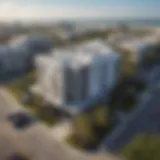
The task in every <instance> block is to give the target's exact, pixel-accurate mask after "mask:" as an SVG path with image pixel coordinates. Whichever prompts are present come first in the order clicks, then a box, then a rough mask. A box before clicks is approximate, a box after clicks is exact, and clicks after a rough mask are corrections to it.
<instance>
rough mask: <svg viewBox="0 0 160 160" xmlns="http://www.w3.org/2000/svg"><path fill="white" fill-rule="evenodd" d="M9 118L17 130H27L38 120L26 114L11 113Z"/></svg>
mask: <svg viewBox="0 0 160 160" xmlns="http://www.w3.org/2000/svg"><path fill="white" fill-rule="evenodd" d="M7 118H8V120H9V121H11V122H12V124H13V125H14V126H15V128H17V129H25V128H26V127H29V126H30V125H32V124H34V123H35V122H36V118H34V117H32V116H31V115H29V114H28V113H25V112H16V113H11V114H9V115H8V117H7Z"/></svg>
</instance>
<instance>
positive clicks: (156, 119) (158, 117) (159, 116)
mask: <svg viewBox="0 0 160 160" xmlns="http://www.w3.org/2000/svg"><path fill="white" fill-rule="evenodd" d="M155 69H156V70H157V71H156V72H155ZM159 71H160V68H158V69H157V68H154V72H152V73H148V74H149V75H151V76H150V77H151V80H150V83H149V84H150V86H151V90H150V91H149V92H146V94H144V96H143V97H142V99H141V100H140V104H139V105H138V106H137V109H136V110H135V111H134V112H133V113H131V114H130V115H129V116H128V117H127V118H126V120H125V121H124V122H123V123H121V124H120V125H119V126H118V127H117V128H116V129H115V130H113V132H112V133H110V135H108V136H106V138H105V139H104V140H103V143H102V144H101V146H100V150H101V151H103V152H104V151H106V150H108V151H111V152H112V153H119V152H121V150H122V149H123V148H124V147H125V146H126V145H127V144H128V143H130V141H131V140H132V139H133V138H134V137H135V136H137V135H138V134H146V133H149V134H150V133H151V134H157V133H158V134H159V133H160V107H159V106H160V87H159V86H160V76H159ZM153 74H154V75H153ZM148 77H149V76H148Z"/></svg>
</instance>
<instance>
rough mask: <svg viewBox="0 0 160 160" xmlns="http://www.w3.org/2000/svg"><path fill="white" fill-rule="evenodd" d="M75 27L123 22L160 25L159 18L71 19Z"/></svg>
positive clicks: (152, 25) (134, 24) (131, 24)
mask: <svg viewBox="0 0 160 160" xmlns="http://www.w3.org/2000/svg"><path fill="white" fill-rule="evenodd" d="M72 22H73V23H74V24H75V27H76V28H77V29H87V28H88V29H91V28H97V27H115V26H118V25H120V24H125V25H128V26H130V27H160V19H129V20H128V19H127V20H104V19H103V20H102V19H98V20H91V19H89V20H75V21H74V20H73V21H72Z"/></svg>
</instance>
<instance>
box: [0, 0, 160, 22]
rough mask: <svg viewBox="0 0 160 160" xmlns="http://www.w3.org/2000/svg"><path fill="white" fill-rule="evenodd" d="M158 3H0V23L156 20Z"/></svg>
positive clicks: (8, 0) (123, 0)
mask: <svg viewBox="0 0 160 160" xmlns="http://www.w3.org/2000/svg"><path fill="white" fill-rule="evenodd" d="M159 6H160V1H158V0H152V1H150V0H141V1H138V0H135V1H131V0H121V1H119V0H81V1H79V0H1V1H0V20H1V21H35V20H36V21H40V20H41V21H47V20H50V19H52V20H55V21H59V20H74V19H76V20H78V19H79V20H81V19H155V18H158V19H160V10H159Z"/></svg>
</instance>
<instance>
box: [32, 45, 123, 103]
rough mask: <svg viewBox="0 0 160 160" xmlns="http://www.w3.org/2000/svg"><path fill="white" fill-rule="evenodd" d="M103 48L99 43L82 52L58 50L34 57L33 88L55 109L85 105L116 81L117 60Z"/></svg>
mask: <svg viewBox="0 0 160 160" xmlns="http://www.w3.org/2000/svg"><path fill="white" fill-rule="evenodd" d="M98 43H100V42H98ZM101 43H102V42H101ZM94 44H95V42H94ZM93 46H95V45H93ZM98 46H99V48H98ZM102 46H103V50H102ZM105 47H106V46H105V44H103V43H102V44H101V45H97V48H96V50H95V49H94V48H92V46H91V44H89V45H88V48H87V46H85V47H84V48H83V50H82V48H81V49H80V48H77V49H74V50H67V51H66V50H64V51H62V50H61V52H58V53H56V51H54V52H53V53H52V54H51V55H50V56H45V57H44V56H37V57H36V59H35V65H36V68H37V84H36V85H37V86H38V88H39V92H40V94H42V95H43V97H44V98H45V100H47V101H49V102H51V103H52V104H54V105H56V106H66V105H70V104H76V103H81V102H85V101H87V100H89V99H91V98H93V97H96V96H98V95H99V94H100V93H102V92H103V91H104V90H107V89H108V90H109V89H111V88H112V87H113V86H114V85H115V83H116V81H117V79H118V75H119V69H120V62H121V58H120V56H119V55H118V54H116V53H114V52H113V51H112V50H108V47H106V50H105V49H104V48H105ZM91 49H92V50H91Z"/></svg>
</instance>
